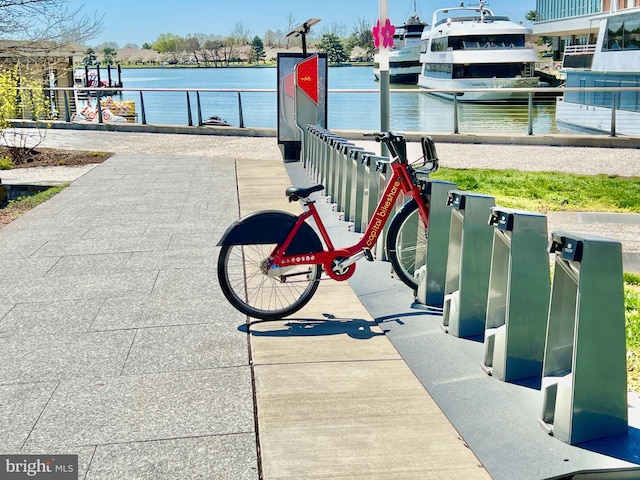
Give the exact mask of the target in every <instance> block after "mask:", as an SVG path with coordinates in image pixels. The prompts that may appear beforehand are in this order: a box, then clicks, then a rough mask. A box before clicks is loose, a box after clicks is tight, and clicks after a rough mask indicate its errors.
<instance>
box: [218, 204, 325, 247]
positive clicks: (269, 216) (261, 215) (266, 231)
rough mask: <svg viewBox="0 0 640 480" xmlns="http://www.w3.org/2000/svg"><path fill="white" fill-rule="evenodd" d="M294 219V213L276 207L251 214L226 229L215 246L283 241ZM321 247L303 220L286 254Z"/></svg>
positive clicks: (313, 232)
mask: <svg viewBox="0 0 640 480" xmlns="http://www.w3.org/2000/svg"><path fill="white" fill-rule="evenodd" d="M297 220H298V217H297V216H295V215H293V214H291V213H287V212H281V211H278V210H265V211H261V212H256V213H252V214H250V215H247V216H246V217H243V218H241V219H240V220H238V221H237V222H234V223H233V224H232V225H231V226H230V227H229V228H227V231H226V232H225V233H224V235H223V236H222V238H221V239H220V241H219V242H218V246H220V247H221V246H226V245H256V244H269V243H282V242H284V240H285V239H286V238H287V235H288V234H289V232H290V231H291V229H292V228H293V226H294V225H295V223H296V221H297ZM322 249H323V248H322V242H320V239H319V238H318V235H317V234H316V232H315V230H314V229H313V228H312V227H311V226H310V225H309V224H308V223H306V222H305V223H303V224H302V226H301V227H300V230H298V233H297V234H296V236H295V237H294V238H293V241H292V242H291V244H290V245H289V247H288V248H287V251H286V252H285V253H286V254H287V255H301V254H306V253H314V252H319V251H321V250H322Z"/></svg>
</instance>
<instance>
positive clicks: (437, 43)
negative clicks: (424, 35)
mask: <svg viewBox="0 0 640 480" xmlns="http://www.w3.org/2000/svg"><path fill="white" fill-rule="evenodd" d="M446 50H447V39H446V38H434V39H433V40H431V51H432V52H444V51H446Z"/></svg>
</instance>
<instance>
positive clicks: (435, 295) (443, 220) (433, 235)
mask: <svg viewBox="0 0 640 480" xmlns="http://www.w3.org/2000/svg"><path fill="white" fill-rule="evenodd" d="M426 182H427V183H426V186H425V187H426V188H425V195H426V196H427V198H428V200H429V228H428V238H429V243H428V248H427V250H426V252H416V257H418V256H420V255H421V254H423V258H424V260H423V263H421V260H420V259H419V258H416V272H417V276H418V291H417V294H416V297H417V304H419V305H423V306H429V307H435V308H442V307H443V306H444V292H445V285H446V280H447V257H448V248H449V229H450V227H451V209H450V208H449V206H448V205H447V200H448V198H449V191H451V190H455V188H456V184H455V183H453V182H447V181H444V180H434V179H428V180H427V181H426ZM418 227H419V225H417V222H416V228H418ZM418 265H420V266H419V267H418Z"/></svg>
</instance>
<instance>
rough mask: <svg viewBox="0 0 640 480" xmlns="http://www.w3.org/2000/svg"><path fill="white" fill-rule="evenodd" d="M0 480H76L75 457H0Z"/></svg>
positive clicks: (76, 460) (76, 461)
mask: <svg viewBox="0 0 640 480" xmlns="http://www.w3.org/2000/svg"><path fill="white" fill-rule="evenodd" d="M0 479H2V480H21V479H28V480H77V479H78V456H77V455H0Z"/></svg>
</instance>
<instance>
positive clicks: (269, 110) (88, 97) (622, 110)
mask: <svg viewBox="0 0 640 480" xmlns="http://www.w3.org/2000/svg"><path fill="white" fill-rule="evenodd" d="M500 91H501V92H512V93H513V94H514V95H518V99H519V100H518V101H517V102H513V101H506V102H495V103H470V102H464V101H463V95H464V94H466V93H486V92H495V89H489V88H475V89H466V90H460V89H448V90H425V89H420V88H415V87H414V88H392V89H390V91H389V93H390V104H391V107H390V121H389V125H390V128H391V129H392V130H397V131H404V132H434V133H436V132H441V133H454V134H457V133H467V134H474V133H488V132H490V131H493V132H496V133H503V134H509V133H511V134H525V133H526V134H529V135H534V134H547V133H558V132H559V131H560V130H563V129H564V126H567V128H568V127H579V126H580V125H583V126H584V125H585V122H584V120H585V118H586V119H591V123H590V124H589V125H591V126H590V127H589V128H588V129H587V128H586V127H584V128H585V131H589V130H591V133H595V132H596V131H599V132H600V133H606V134H609V135H611V136H616V135H619V134H623V135H640V87H588V88H586V87H585V88H568V87H541V88H527V89H524V88H516V89H508V88H504V89H500ZM588 92H595V94H592V95H590V96H589V98H591V99H595V101H591V102H590V103H591V104H588V103H584V104H581V103H571V102H567V101H566V100H565V99H566V98H567V97H568V95H567V94H569V95H573V97H574V98H575V97H579V98H582V96H585V98H586V95H587V93H588ZM46 94H47V95H48V96H49V98H50V99H51V116H52V119H54V120H60V121H63V122H70V123H73V122H82V123H110V122H113V121H114V120H116V121H127V122H129V123H139V124H144V125H182V126H184V125H187V126H203V125H206V124H207V120H209V117H213V116H217V117H220V118H222V119H224V120H226V121H227V122H229V124H230V125H232V126H238V127H241V128H244V127H257V128H276V126H277V110H278V106H277V91H276V89H229V88H224V89H220V88H210V89H202V88H198V89H189V88H137V89H131V88H109V89H108V90H106V89H104V88H86V87H83V88H62V87H57V88H50V89H47V90H46ZM443 95H444V96H448V97H449V98H448V99H443V98H442V96H443ZM409 96H410V97H409ZM21 97H23V98H24V99H25V100H27V101H26V102H25V103H28V99H29V98H30V94H29V95H22V96H21ZM378 98H379V90H378V89H329V90H328V100H327V109H328V112H329V120H328V123H329V125H328V127H329V128H332V129H347V130H375V129H377V128H379V110H380V109H379V101H378ZM409 98H410V100H407V99H409ZM570 103H571V104H570ZM98 104H100V105H101V106H102V108H97V105H98ZM568 107H570V108H568ZM23 111H24V118H25V119H29V118H30V117H29V115H30V113H29V112H30V110H29V108H23ZM556 120H558V122H557V121H556ZM345 122H346V123H345ZM594 122H595V123H594Z"/></svg>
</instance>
